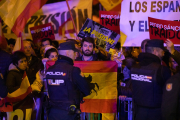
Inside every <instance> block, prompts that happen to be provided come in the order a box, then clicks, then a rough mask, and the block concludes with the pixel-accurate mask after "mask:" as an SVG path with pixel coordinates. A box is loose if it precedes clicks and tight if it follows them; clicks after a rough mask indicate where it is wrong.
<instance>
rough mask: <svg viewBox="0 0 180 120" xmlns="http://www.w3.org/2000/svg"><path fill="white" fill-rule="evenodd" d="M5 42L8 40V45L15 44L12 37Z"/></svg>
mask: <svg viewBox="0 0 180 120" xmlns="http://www.w3.org/2000/svg"><path fill="white" fill-rule="evenodd" d="M7 42H8V45H10V44H12V45H15V43H16V40H15V39H13V38H10V39H9V40H8V41H7Z"/></svg>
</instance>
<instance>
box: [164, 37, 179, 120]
mask: <svg viewBox="0 0 180 120" xmlns="http://www.w3.org/2000/svg"><path fill="white" fill-rule="evenodd" d="M166 45H167V49H168V50H169V52H170V53H171V56H172V57H173V59H174V60H175V61H176V62H177V63H178V65H180V53H179V52H178V51H177V50H175V49H174V44H173V43H172V41H170V40H167V41H166ZM162 116H163V120H180V71H178V72H177V73H176V74H175V75H174V76H172V77H171V78H169V79H168V80H167V82H166V85H165V87H164V91H163V97H162Z"/></svg>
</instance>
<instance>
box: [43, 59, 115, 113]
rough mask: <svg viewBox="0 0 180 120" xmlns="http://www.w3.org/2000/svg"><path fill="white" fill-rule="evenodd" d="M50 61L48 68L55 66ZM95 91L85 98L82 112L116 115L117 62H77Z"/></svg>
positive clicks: (75, 63) (75, 64) (77, 65)
mask: <svg viewBox="0 0 180 120" xmlns="http://www.w3.org/2000/svg"><path fill="white" fill-rule="evenodd" d="M54 63H55V62H54V61H48V62H47V63H46V68H47V69H48V68H49V67H50V66H52V65H54ZM74 66H76V67H79V68H80V69H81V71H82V72H83V73H84V75H85V77H87V78H89V79H88V80H90V82H91V83H95V84H94V85H95V89H94V90H92V91H91V92H92V93H91V94H90V95H89V96H87V97H85V98H84V101H85V102H84V103H83V104H81V111H82V112H87V113H108V114H109V113H116V110H117V104H116V103H117V67H118V66H117V63H116V62H115V61H75V62H74Z"/></svg>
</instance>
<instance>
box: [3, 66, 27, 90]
mask: <svg viewBox="0 0 180 120" xmlns="http://www.w3.org/2000/svg"><path fill="white" fill-rule="evenodd" d="M23 75H24V71H23V70H20V69H17V68H15V69H12V70H10V71H9V72H8V75H7V80H6V86H7V88H8V92H9V93H12V92H14V91H16V90H17V89H18V88H19V87H20V85H21V82H22V78H23Z"/></svg>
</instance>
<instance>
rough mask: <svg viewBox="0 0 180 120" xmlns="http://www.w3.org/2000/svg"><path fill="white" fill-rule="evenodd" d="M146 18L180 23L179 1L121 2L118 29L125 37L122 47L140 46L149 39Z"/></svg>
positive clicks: (139, 0) (140, 0)
mask: <svg viewBox="0 0 180 120" xmlns="http://www.w3.org/2000/svg"><path fill="white" fill-rule="evenodd" d="M148 17H153V18H156V19H163V20H172V21H174V20H175V21H180V0H147V1H145V0H133V1H132V0H123V1H122V3H121V17H120V29H121V31H122V32H123V33H124V34H126V35H127V38H126V41H125V43H124V45H123V46H140V45H141V42H142V41H143V40H144V39H147V38H149V26H148Z"/></svg>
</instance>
